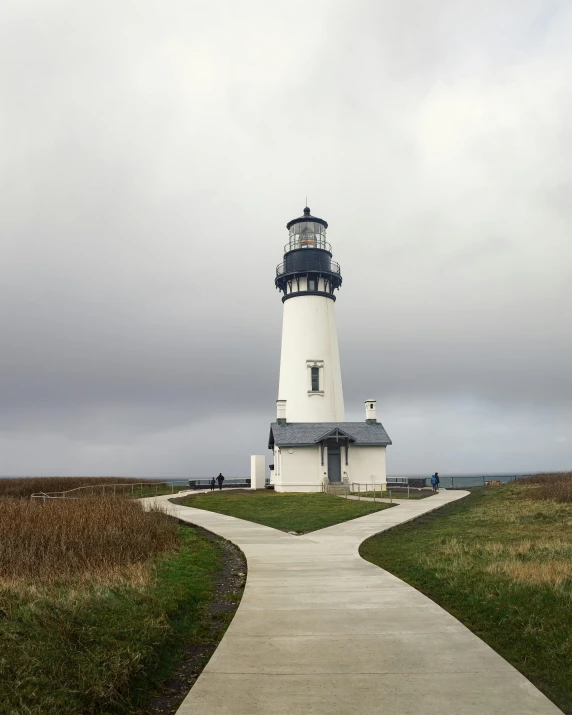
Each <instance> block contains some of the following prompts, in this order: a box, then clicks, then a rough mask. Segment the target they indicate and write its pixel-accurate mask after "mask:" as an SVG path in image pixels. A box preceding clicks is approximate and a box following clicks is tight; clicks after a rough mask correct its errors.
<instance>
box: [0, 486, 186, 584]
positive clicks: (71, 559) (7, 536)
mask: <svg viewBox="0 0 572 715" xmlns="http://www.w3.org/2000/svg"><path fill="white" fill-rule="evenodd" d="M177 545H178V529H177V524H176V522H175V521H174V520H172V519H169V518H168V517H167V516H166V515H165V514H164V513H162V512H161V511H160V510H151V511H147V512H146V511H144V510H143V508H142V506H141V504H140V503H139V502H137V501H132V500H125V499H119V498H117V499H115V498H113V497H103V498H94V499H86V500H68V499H62V500H59V499H58V500H52V501H49V502H46V503H43V502H37V501H31V500H28V499H4V500H2V501H1V504H0V585H2V586H5V587H10V586H11V585H16V584H22V583H24V582H28V583H30V584H36V585H38V584H44V585H45V584H46V583H59V584H61V583H71V582H73V583H74V584H75V585H79V584H81V583H85V582H86V581H94V580H96V581H104V582H109V581H110V580H117V579H119V580H122V579H127V580H128V581H130V582H132V583H134V584H135V583H137V582H143V581H144V580H145V579H146V578H147V576H146V564H149V563H150V562H151V560H152V559H153V557H154V556H156V555H157V554H159V553H162V552H167V551H171V550H174V549H175V548H176V547H177Z"/></svg>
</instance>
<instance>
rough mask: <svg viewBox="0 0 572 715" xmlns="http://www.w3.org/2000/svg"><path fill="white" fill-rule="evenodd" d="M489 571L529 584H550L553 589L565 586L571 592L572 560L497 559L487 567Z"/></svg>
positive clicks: (566, 590) (568, 592)
mask: <svg viewBox="0 0 572 715" xmlns="http://www.w3.org/2000/svg"><path fill="white" fill-rule="evenodd" d="M486 571H488V572H489V573H492V574H495V575H500V576H505V577H508V578H509V579H511V581H517V582H519V583H522V584H526V585H527V586H530V585H533V586H548V587H550V588H551V589H553V590H560V589H562V588H564V590H565V592H566V593H567V594H570V588H569V586H570V581H571V580H572V562H570V561H556V560H554V559H553V560H549V561H542V562H540V563H539V562H537V561H518V560H515V559H512V560H507V561H496V562H494V563H492V564H489V565H488V566H487V567H486Z"/></svg>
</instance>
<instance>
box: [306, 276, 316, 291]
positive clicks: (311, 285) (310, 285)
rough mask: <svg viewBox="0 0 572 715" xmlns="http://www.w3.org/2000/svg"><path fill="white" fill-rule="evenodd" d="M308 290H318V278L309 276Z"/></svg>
mask: <svg viewBox="0 0 572 715" xmlns="http://www.w3.org/2000/svg"><path fill="white" fill-rule="evenodd" d="M308 290H318V281H317V279H316V278H308Z"/></svg>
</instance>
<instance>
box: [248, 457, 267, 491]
mask: <svg viewBox="0 0 572 715" xmlns="http://www.w3.org/2000/svg"><path fill="white" fill-rule="evenodd" d="M265 472H266V457H265V456H264V455H263V454H253V455H251V457H250V488H251V489H264V487H265V477H266V474H265Z"/></svg>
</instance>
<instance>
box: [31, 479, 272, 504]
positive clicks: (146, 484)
mask: <svg viewBox="0 0 572 715" xmlns="http://www.w3.org/2000/svg"><path fill="white" fill-rule="evenodd" d="M211 481H212V477H210V478H209V477H204V478H200V479H163V480H162V481H159V482H153V481H150V480H146V481H143V482H136V483H133V484H130V483H125V482H122V483H121V482H120V483H118V484H88V485H87V486H83V487H75V488H74V489H68V490H66V491H62V492H36V493H35V494H32V495H31V497H30V498H31V499H39V500H41V501H44V502H45V501H47V500H48V499H83V498H85V497H96V496H100V497H101V496H133V497H139V498H142V497H149V496H158V495H159V494H169V493H170V494H175V493H176V492H179V491H190V490H200V489H209V488H211ZM267 481H268V480H267ZM240 488H245V489H247V488H250V478H247V477H237V478H225V480H224V482H223V484H222V489H240ZM215 489H219V485H218V483H216V486H215Z"/></svg>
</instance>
